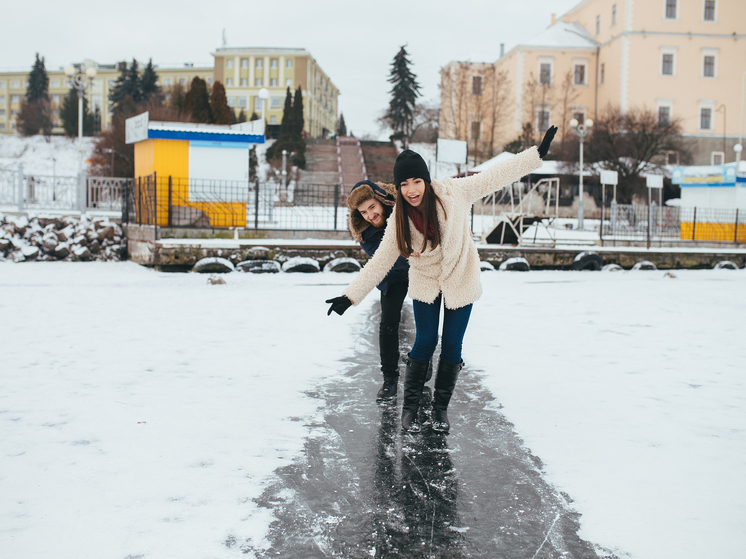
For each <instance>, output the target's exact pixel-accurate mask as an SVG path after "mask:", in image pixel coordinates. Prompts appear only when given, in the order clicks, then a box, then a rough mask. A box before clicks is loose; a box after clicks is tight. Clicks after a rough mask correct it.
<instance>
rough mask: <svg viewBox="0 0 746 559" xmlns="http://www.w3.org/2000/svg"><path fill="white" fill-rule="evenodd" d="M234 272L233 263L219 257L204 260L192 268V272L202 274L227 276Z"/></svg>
mask: <svg viewBox="0 0 746 559" xmlns="http://www.w3.org/2000/svg"><path fill="white" fill-rule="evenodd" d="M234 270H235V267H234V266H233V262H231V261H230V260H227V259H225V258H219V257H217V256H214V257H211V258H203V259H202V260H200V261H198V262H197V263H196V264H195V265H194V266H193V267H192V272H197V273H200V274H227V273H228V272H232V271H234Z"/></svg>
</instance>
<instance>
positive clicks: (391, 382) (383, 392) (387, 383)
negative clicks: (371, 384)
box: [376, 375, 399, 402]
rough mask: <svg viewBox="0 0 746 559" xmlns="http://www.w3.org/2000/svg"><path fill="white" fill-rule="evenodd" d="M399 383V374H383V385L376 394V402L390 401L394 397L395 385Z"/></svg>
mask: <svg viewBox="0 0 746 559" xmlns="http://www.w3.org/2000/svg"><path fill="white" fill-rule="evenodd" d="M398 384H399V375H396V376H384V377H383V386H382V387H381V389H380V390H379V391H378V394H376V402H390V401H391V400H394V399H395V398H396V391H397V385H398Z"/></svg>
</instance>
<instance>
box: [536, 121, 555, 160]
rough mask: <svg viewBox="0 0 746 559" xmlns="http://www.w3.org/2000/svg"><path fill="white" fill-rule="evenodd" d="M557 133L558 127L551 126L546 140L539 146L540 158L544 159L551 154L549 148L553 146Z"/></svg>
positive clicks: (545, 135)
mask: <svg viewBox="0 0 746 559" xmlns="http://www.w3.org/2000/svg"><path fill="white" fill-rule="evenodd" d="M556 133H557V127H556V126H550V127H549V130H547V133H546V134H544V139H543V140H542V141H541V145H540V146H539V157H541V158H542V159H544V156H545V155H546V154H547V153H549V146H550V145H551V143H552V140H553V139H554V135H555V134H556Z"/></svg>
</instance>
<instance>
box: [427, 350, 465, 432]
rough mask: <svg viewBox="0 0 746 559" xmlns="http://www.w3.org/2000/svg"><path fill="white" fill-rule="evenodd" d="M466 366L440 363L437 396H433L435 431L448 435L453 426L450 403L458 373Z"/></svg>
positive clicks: (436, 387)
mask: <svg viewBox="0 0 746 559" xmlns="http://www.w3.org/2000/svg"><path fill="white" fill-rule="evenodd" d="M463 366H464V362H463V361H462V362H461V363H459V364H458V365H453V364H452V363H445V362H444V361H441V362H440V363H438V375H437V376H436V377H435V394H434V395H433V415H432V418H433V431H435V432H437V433H448V431H450V429H451V424H450V423H449V422H448V413H447V412H448V403H449V402H450V401H451V396H452V395H453V389H454V388H456V380H457V379H458V373H459V371H460V370H461V368H462V367H463Z"/></svg>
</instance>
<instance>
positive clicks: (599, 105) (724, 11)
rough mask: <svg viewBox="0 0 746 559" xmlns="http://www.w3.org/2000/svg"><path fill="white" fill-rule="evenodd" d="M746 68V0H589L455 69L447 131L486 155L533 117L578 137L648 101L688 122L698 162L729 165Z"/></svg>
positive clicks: (447, 84) (445, 90) (445, 113)
mask: <svg viewBox="0 0 746 559" xmlns="http://www.w3.org/2000/svg"><path fill="white" fill-rule="evenodd" d="M744 73H746V2H744V1H743V0H646V1H645V2H643V1H641V0H583V1H582V2H580V3H579V4H578V5H576V6H575V7H574V8H572V9H571V10H570V11H569V12H567V13H566V14H565V15H564V16H562V17H561V18H560V19H559V20H556V19H555V17H554V15H553V16H552V21H551V25H550V26H549V27H548V28H547V29H546V30H545V31H543V32H542V33H540V34H539V35H538V36H537V37H535V38H534V39H532V40H531V41H527V42H526V43H525V44H520V45H517V46H516V47H515V48H513V49H512V50H511V51H510V52H508V53H507V54H505V55H504V56H501V57H500V58H499V59H498V60H497V61H496V62H494V63H469V62H451V63H450V64H448V65H447V66H446V67H444V68H443V69H442V71H441V121H440V132H441V136H442V137H446V138H454V139H462V140H469V142H470V144H469V145H470V150H472V151H473V150H474V147H475V146H476V149H477V150H478V151H479V152H480V153H483V154H484V156H485V157H486V156H487V155H492V154H494V153H495V152H496V151H499V149H500V146H502V145H504V144H506V143H508V142H510V141H512V140H514V139H515V138H516V137H518V136H519V135H520V134H521V133H522V132H524V130H525V126H526V125H527V124H528V123H530V124H531V127H532V130H533V131H534V134H535V136H536V137H540V134H541V133H542V132H543V131H544V130H546V128H547V127H548V126H549V124H556V125H557V126H558V127H559V128H560V134H567V133H568V132H569V125H568V123H569V121H570V119H572V118H577V119H578V120H580V121H582V120H583V119H584V118H588V117H589V118H597V116H598V115H599V114H600V113H602V112H603V110H604V109H605V108H606V107H607V106H612V107H618V108H619V109H620V110H621V111H623V112H624V111H628V110H630V109H632V108H648V109H652V110H654V111H655V112H656V114H657V115H658V119H659V120H661V121H665V120H669V119H672V118H678V119H680V121H681V124H682V132H683V134H684V135H685V136H686V137H688V138H689V140H690V145H691V148H692V152H693V154H694V156H695V160H694V163H695V164H702V165H704V164H719V163H724V162H728V161H733V160H734V158H735V154H734V152H733V146H734V145H735V144H736V143H737V141H738V136H739V133H740V132H741V130H740V126H741V122H742V117H741V111H742V109H741V106H742V96H743V92H742V83H743V79H744ZM669 162H671V163H676V162H677V154H673V153H672V154H669Z"/></svg>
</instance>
